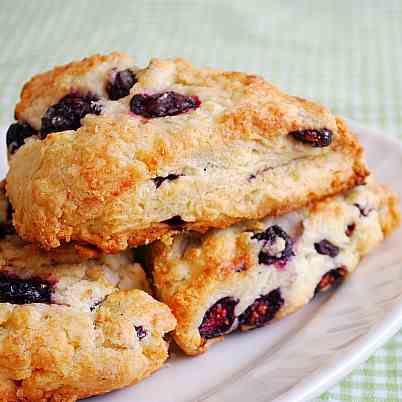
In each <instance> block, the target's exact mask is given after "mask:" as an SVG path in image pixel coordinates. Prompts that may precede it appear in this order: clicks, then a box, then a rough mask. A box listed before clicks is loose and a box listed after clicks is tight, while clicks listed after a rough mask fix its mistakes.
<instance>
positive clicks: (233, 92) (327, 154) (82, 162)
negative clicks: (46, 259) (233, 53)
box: [7, 53, 367, 252]
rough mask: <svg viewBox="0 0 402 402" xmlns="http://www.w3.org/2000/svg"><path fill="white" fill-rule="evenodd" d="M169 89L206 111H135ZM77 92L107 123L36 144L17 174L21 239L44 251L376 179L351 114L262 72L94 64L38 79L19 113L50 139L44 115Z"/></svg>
mask: <svg viewBox="0 0 402 402" xmlns="http://www.w3.org/2000/svg"><path fill="white" fill-rule="evenodd" d="M128 67H130V71H132V72H133V73H135V78H136V83H135V85H134V86H132V88H131V90H130V93H129V95H128V96H125V97H123V98H121V99H118V100H115V101H112V100H110V99H109V98H108V96H107V91H106V90H105V88H106V87H107V85H108V84H107V83H108V82H109V81H110V79H111V78H110V77H112V76H113V74H115V72H116V71H117V70H121V69H123V68H128ZM113 72H114V73H113ZM167 91H169V92H172V91H173V92H175V93H178V94H181V95H185V96H187V97H192V98H191V99H193V100H194V102H193V103H194V104H196V107H195V106H194V109H193V110H187V111H186V112H185V113H179V114H177V115H173V116H166V117H157V118H145V117H143V116H140V115H138V114H134V113H132V112H131V111H130V102H131V100H132V98H133V96H134V95H135V94H145V97H146V96H148V95H149V94H155V93H162V92H167ZM70 93H82V94H88V93H90V94H91V95H96V97H97V98H98V99H99V101H98V103H99V106H100V108H101V112H100V113H101V114H100V115H91V114H87V115H86V116H85V117H84V118H83V119H82V120H81V128H79V129H78V130H76V131H64V132H59V133H53V134H48V135H47V137H46V139H42V140H41V139H38V138H34V137H31V138H28V139H27V140H26V143H25V145H23V146H22V147H21V148H19V150H18V151H17V152H16V153H15V154H14V155H13V156H12V158H11V163H10V171H9V174H8V177H7V192H8V195H9V197H10V200H11V203H12V205H13V208H14V210H15V213H14V224H15V226H16V229H17V231H18V233H19V234H20V236H22V237H23V238H24V239H26V240H29V241H33V242H39V243H41V245H42V246H44V247H46V248H53V247H58V246H59V245H60V244H61V243H63V242H69V241H83V242H88V243H91V244H95V245H96V246H97V247H99V248H100V249H102V250H104V251H106V252H117V251H119V250H122V249H125V248H126V247H127V246H129V245H131V246H135V245H140V244H144V243H149V242H151V241H152V240H155V239H157V238H160V237H161V236H162V235H163V234H165V233H168V232H171V233H172V232H175V231H178V230H195V231H199V232H203V231H205V230H207V229H209V228H211V227H217V228H222V227H226V226H228V225H231V224H233V223H236V222H238V221H240V220H243V219H260V218H262V217H263V216H267V215H275V214H282V213H285V212H287V211H290V210H294V209H296V208H298V207H301V206H304V205H306V204H307V202H309V201H311V200H317V199H320V198H323V197H325V196H328V195H331V194H335V193H338V192H340V191H343V190H346V189H349V188H351V187H353V186H355V185H356V184H359V183H361V182H362V181H363V180H364V178H365V177H366V176H367V168H366V166H365V163H364V161H363V151H362V148H361V146H360V144H359V143H358V142H357V140H356V139H355V138H354V136H353V135H351V134H350V133H349V131H348V129H347V127H346V125H345V123H344V122H343V121H342V120H341V119H337V118H335V117H334V116H332V115H331V114H330V113H329V111H328V110H327V109H325V108H324V107H322V106H320V105H317V104H315V103H313V102H310V101H307V100H304V99H301V98H297V97H292V96H289V95H286V94H284V93H283V92H281V91H280V90H279V89H277V88H276V87H274V86H273V85H271V84H270V83H268V82H267V81H265V80H264V79H262V78H261V77H258V76H255V75H247V74H243V73H237V72H225V71H221V70H213V69H208V68H204V69H199V68H196V67H194V66H193V65H192V64H190V63H189V62H187V61H184V60H182V59H177V60H161V59H154V60H152V61H151V62H150V64H149V66H148V67H146V68H144V69H139V68H138V67H135V66H134V65H133V64H132V61H131V60H130V58H129V57H128V56H126V55H121V54H117V53H114V54H112V55H109V56H94V57H90V58H88V59H85V60H84V61H81V62H77V63H72V64H70V65H68V66H64V67H58V68H56V69H55V70H53V71H50V72H47V73H44V74H41V75H39V76H37V77H34V78H33V79H32V80H31V81H30V82H29V83H28V84H26V85H25V87H24V89H23V91H22V95H21V101H20V103H19V104H18V106H17V110H16V117H17V118H18V119H19V120H20V121H21V122H26V123H29V124H30V125H31V126H32V127H34V128H35V129H36V130H40V129H41V118H42V117H43V115H44V113H46V110H48V108H49V107H50V106H52V105H54V104H56V103H57V102H58V101H60V99H61V98H62V97H63V96H65V95H66V94H70ZM199 102H200V105H199ZM159 112H160V110H159ZM300 130H330V131H331V133H332V142H331V144H329V145H328V146H325V147H313V146H312V145H311V144H308V143H304V142H302V141H299V140H297V139H295V136H294V135H291V134H289V133H294V132H298V133H299V132H300ZM172 218H174V219H173V224H172V221H171V219H172ZM166 221H167V222H166ZM169 222H170V224H169ZM178 223H179V224H178Z"/></svg>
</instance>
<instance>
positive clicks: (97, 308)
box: [0, 184, 175, 402]
mask: <svg viewBox="0 0 402 402" xmlns="http://www.w3.org/2000/svg"><path fill="white" fill-rule="evenodd" d="M0 187H1V184H0ZM0 199H1V201H2V202H1V210H2V209H4V205H3V196H2V193H1V191H0ZM5 208H6V209H7V206H5ZM3 215H4V214H1V215H0V216H1V220H0V223H1V224H4V223H5V221H4V219H3V218H4V217H3ZM95 257H96V258H95ZM0 274H1V275H2V277H1V280H2V287H1V292H0V293H1V294H0V297H1V301H2V302H1V303H0V335H1V336H0V401H4V402H48V401H49V402H51V401H52V402H55V401H58V402H75V401H76V400H77V399H81V398H85V397H89V396H93V395H97V394H101V393H105V392H110V391H112V390H115V389H118V388H122V387H126V386H129V385H132V384H134V383H136V382H138V381H141V380H142V379H143V378H145V377H147V376H148V375H150V374H151V373H152V372H154V371H155V370H157V369H159V368H160V367H161V366H162V365H163V363H164V362H165V360H166V359H167V357H168V343H167V342H166V341H165V340H164V338H163V337H164V335H165V334H166V333H167V332H170V331H171V330H173V329H174V327H175V319H174V317H173V315H172V313H171V312H170V310H169V308H168V307H167V306H166V305H164V304H162V303H159V302H157V301H156V300H154V299H153V298H152V297H151V296H150V295H148V294H147V293H145V292H144V291H143V290H145V291H149V289H150V287H149V284H148V281H147V278H146V275H145V272H144V271H143V269H142V268H141V266H140V265H139V264H138V263H134V262H133V259H132V255H131V251H129V250H127V251H126V252H124V253H121V254H118V255H114V256H105V255H103V256H102V255H100V254H99V253H94V252H93V250H91V249H89V248H88V247H82V246H81V247H80V254H77V253H76V248H74V247H73V246H66V247H60V248H57V249H54V250H52V251H50V252H45V251H43V250H41V249H38V247H36V246H35V245H33V244H29V243H26V242H24V241H22V240H21V239H19V238H18V237H17V236H15V235H6V236H5V237H4V238H2V239H1V240H0ZM6 278H9V279H8V280H11V281H13V280H14V281H15V280H16V278H19V280H27V283H26V286H27V287H26V290H27V291H28V293H27V294H23V292H22V288H21V289H20V291H18V290H16V291H15V292H14V293H13V291H11V290H7V289H8V288H7V283H6V282H5V281H6ZM32 278H36V280H37V279H40V280H41V281H43V283H47V286H51V291H50V293H49V299H47V300H46V302H45V301H44V300H41V301H43V302H42V303H38V302H35V300H30V299H29V297H31V295H34V294H35V292H31V293H30V292H29V286H31V285H30V284H29V283H30V282H29V281H30V280H31V279H32ZM3 282H4V283H3ZM13 286H15V287H16V288H18V285H13ZM140 289H141V290H140ZM13 294H14V295H15V294H18V295H19V296H18V299H16V298H12V297H13V296H12V295H13ZM26 298H27V299H26ZM28 301H32V302H33V303H32V304H28ZM12 303H18V304H12ZM21 303H22V304H21ZM23 303H26V304H23ZM137 328H138V330H137ZM138 331H140V332H138ZM10 362H12V363H13V364H10ZM110 373H113V375H110Z"/></svg>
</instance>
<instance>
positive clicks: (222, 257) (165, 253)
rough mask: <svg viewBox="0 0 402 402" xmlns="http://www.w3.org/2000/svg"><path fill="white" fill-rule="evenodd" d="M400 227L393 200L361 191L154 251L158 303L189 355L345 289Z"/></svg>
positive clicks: (378, 190) (382, 192)
mask: <svg viewBox="0 0 402 402" xmlns="http://www.w3.org/2000/svg"><path fill="white" fill-rule="evenodd" d="M398 224H399V212H398V206H397V200H396V197H395V195H394V194H392V193H391V192H389V191H388V190H386V189H385V188H383V187H382V186H379V185H376V184H368V185H365V186H359V187H356V188H355V189H353V190H351V191H350V192H347V193H346V194H344V195H341V196H337V197H333V198H328V199H326V200H324V201H321V202H318V203H315V204H312V205H311V206H310V207H309V208H306V209H303V210H298V211H296V212H292V213H289V214H287V215H285V216H282V217H280V218H275V219H272V218H267V219H264V220H261V221H253V222H248V223H242V224H238V225H235V226H232V227H229V228H227V229H221V230H213V231H210V232H208V233H207V234H205V235H200V234H197V233H186V234H181V235H179V236H177V237H176V238H172V237H170V236H166V237H165V238H163V240H161V241H158V242H156V243H154V244H153V245H151V246H150V247H151V250H150V254H151V258H150V263H151V265H153V268H154V282H155V286H156V289H157V294H158V296H159V300H161V301H163V302H165V303H167V304H168V305H169V306H170V307H171V308H172V311H173V313H174V315H175V316H176V319H177V321H178V324H177V328H176V330H175V332H174V338H175V340H176V342H177V343H178V345H179V346H180V347H181V348H182V349H183V350H184V352H186V353H187V354H190V355H192V354H197V353H200V352H204V351H206V350H207V349H208V347H209V346H210V345H211V343H213V342H215V341H217V340H221V339H222V338H223V335H225V334H228V333H230V332H231V331H234V330H236V329H241V330H247V329H250V328H255V327H260V326H263V325H265V324H266V323H268V322H270V321H272V320H276V319H280V318H282V317H284V316H286V315H288V314H290V313H292V312H294V311H295V310H297V309H299V308H300V307H302V306H303V305H305V304H306V303H308V302H309V301H310V300H311V299H312V298H313V297H314V296H315V295H316V294H317V293H319V292H321V291H325V290H327V289H329V288H331V287H333V286H334V285H337V284H339V283H340V282H341V281H342V280H343V279H344V278H345V277H346V276H347V275H348V274H349V273H350V272H352V271H353V270H354V269H355V268H356V266H357V264H358V262H359V260H360V259H361V257H362V256H364V255H365V254H367V253H368V252H369V251H370V250H372V249H373V247H374V246H376V245H377V244H378V243H380V242H381V241H382V240H383V239H384V235H387V234H388V233H390V232H391V231H392V230H393V229H394V228H395V227H397V226H398Z"/></svg>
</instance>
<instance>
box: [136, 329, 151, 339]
mask: <svg viewBox="0 0 402 402" xmlns="http://www.w3.org/2000/svg"><path fill="white" fill-rule="evenodd" d="M134 328H135V331H136V332H137V337H138V339H139V340H141V339H142V338H145V337H146V336H147V335H148V332H147V331H146V330H145V329H144V327H143V326H142V325H135V326H134Z"/></svg>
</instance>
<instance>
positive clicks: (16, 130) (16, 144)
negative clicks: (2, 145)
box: [6, 122, 36, 154]
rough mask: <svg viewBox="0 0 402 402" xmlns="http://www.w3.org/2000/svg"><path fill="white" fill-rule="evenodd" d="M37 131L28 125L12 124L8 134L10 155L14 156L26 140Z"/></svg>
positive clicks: (7, 140) (7, 142)
mask: <svg viewBox="0 0 402 402" xmlns="http://www.w3.org/2000/svg"><path fill="white" fill-rule="evenodd" d="M35 134H36V131H35V130H34V129H33V128H32V127H31V126H30V125H29V124H28V123H22V122H16V123H13V124H11V126H10V127H9V128H8V130H7V134H6V144H7V149H8V152H9V153H10V154H13V153H14V152H15V151H16V150H17V149H18V148H20V147H22V146H23V145H24V143H25V139H26V138H29V137H32V136H33V135H35Z"/></svg>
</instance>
